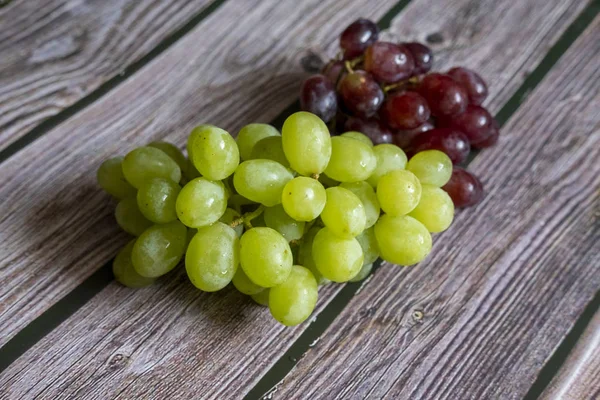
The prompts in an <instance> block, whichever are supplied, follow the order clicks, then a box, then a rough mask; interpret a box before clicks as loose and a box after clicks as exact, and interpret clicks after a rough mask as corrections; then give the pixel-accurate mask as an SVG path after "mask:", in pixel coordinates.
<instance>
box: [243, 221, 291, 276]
mask: <svg viewBox="0 0 600 400" xmlns="http://www.w3.org/2000/svg"><path fill="white" fill-rule="evenodd" d="M240 261H241V265H242V268H243V269H244V272H245V273H246V275H248V278H250V280H251V281H252V282H254V283H256V284H257V285H260V286H262V287H273V286H276V285H280V284H281V283H283V282H284V281H285V280H286V279H287V277H288V275H289V274H290V271H291V269H292V263H293V257H292V250H291V249H290V245H289V244H288V242H287V240H285V238H284V237H283V236H281V234H280V233H279V232H277V231H276V230H274V229H271V228H253V229H250V230H248V231H246V232H244V234H243V235H242V238H241V239H240Z"/></svg>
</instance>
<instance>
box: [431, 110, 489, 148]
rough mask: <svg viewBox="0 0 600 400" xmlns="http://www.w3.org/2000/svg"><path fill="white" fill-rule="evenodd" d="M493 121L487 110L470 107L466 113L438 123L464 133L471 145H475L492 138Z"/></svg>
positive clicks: (443, 119)
mask: <svg viewBox="0 0 600 400" xmlns="http://www.w3.org/2000/svg"><path fill="white" fill-rule="evenodd" d="M492 121H493V118H492V116H491V115H490V113H489V112H487V110H486V109H485V108H483V107H480V106H468V107H467V109H466V110H465V112H464V113H462V114H458V115H454V116H452V117H448V118H442V119H440V120H439V121H438V122H439V124H440V125H441V126H445V127H451V128H456V129H458V130H459V131H461V132H464V133H465V134H466V135H467V137H468V138H469V141H470V142H471V144H473V145H475V144H476V143H480V142H483V141H485V140H487V139H488V138H489V137H490V136H491V134H492Z"/></svg>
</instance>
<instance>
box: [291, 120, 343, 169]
mask: <svg viewBox="0 0 600 400" xmlns="http://www.w3.org/2000/svg"><path fill="white" fill-rule="evenodd" d="M281 137H282V139H283V151H284V152H285V156H286V158H287V159H288V161H289V162H290V165H291V166H292V168H293V169H294V171H297V172H298V173H299V174H300V175H304V176H311V175H315V174H320V173H321V172H323V171H324V170H325V167H327V164H328V163H329V158H330V157H331V136H330V135H329V130H328V129H327V125H325V123H324V122H323V121H321V119H319V117H317V116H316V115H314V114H311V113H308V112H304V111H300V112H297V113H294V114H292V115H290V116H289V117H288V118H287V119H286V120H285V122H284V123H283V129H282V130H281Z"/></svg>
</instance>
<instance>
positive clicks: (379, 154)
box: [367, 143, 406, 188]
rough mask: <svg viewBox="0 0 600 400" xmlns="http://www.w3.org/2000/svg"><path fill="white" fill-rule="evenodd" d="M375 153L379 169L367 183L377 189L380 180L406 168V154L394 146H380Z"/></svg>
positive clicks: (377, 168) (375, 149)
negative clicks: (386, 175)
mask: <svg viewBox="0 0 600 400" xmlns="http://www.w3.org/2000/svg"><path fill="white" fill-rule="evenodd" d="M373 153H375V158H376V159H377V167H375V170H374V171H373V173H372V174H371V176H370V177H369V179H367V182H369V184H370V185H371V186H373V187H374V188H375V187H377V183H378V182H379V178H381V177H382V176H383V175H385V174H387V173H388V172H390V171H395V170H398V169H404V168H406V154H405V153H404V151H403V150H402V149H401V148H400V147H398V146H396V145H394V144H388V143H384V144H378V145H377V146H375V147H373Z"/></svg>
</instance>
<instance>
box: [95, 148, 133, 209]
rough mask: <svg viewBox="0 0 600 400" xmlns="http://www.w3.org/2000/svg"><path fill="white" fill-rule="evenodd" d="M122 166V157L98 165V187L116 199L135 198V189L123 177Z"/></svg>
mask: <svg viewBox="0 0 600 400" xmlns="http://www.w3.org/2000/svg"><path fill="white" fill-rule="evenodd" d="M122 164H123V157H113V158H109V159H108V160H106V161H104V162H103V163H102V164H101V165H100V168H98V173H97V174H96V178H97V180H98V184H99V185H100V187H101V188H102V189H104V190H105V191H106V192H107V193H108V194H110V195H112V196H115V197H116V198H117V199H124V198H126V197H131V196H135V188H134V187H133V186H131V184H130V183H129V182H127V180H126V179H125V175H123V168H122Z"/></svg>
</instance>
